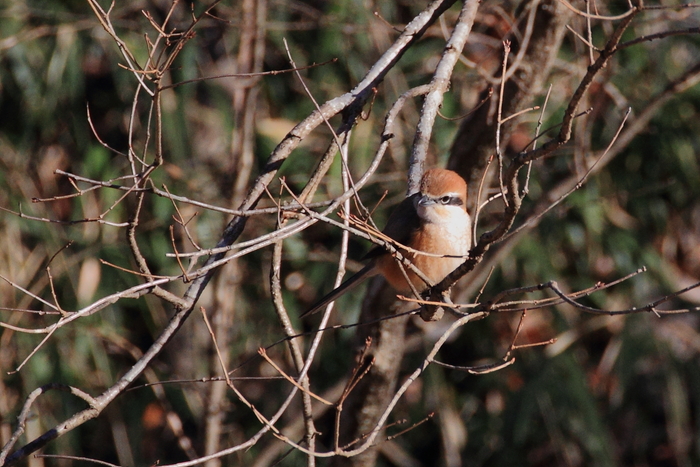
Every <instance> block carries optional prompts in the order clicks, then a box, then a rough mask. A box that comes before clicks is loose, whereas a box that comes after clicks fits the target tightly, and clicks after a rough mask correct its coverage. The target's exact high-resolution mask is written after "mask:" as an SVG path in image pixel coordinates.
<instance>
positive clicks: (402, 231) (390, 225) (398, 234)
mask: <svg viewBox="0 0 700 467" xmlns="http://www.w3.org/2000/svg"><path fill="white" fill-rule="evenodd" d="M418 196H420V193H415V194H413V195H411V196H409V197H408V198H406V199H404V200H403V201H401V203H399V205H398V206H396V209H394V211H393V212H392V213H391V215H390V216H389V219H388V220H387V222H386V227H384V230H382V233H383V234H385V235H386V236H387V237H389V238H391V239H392V240H395V241H397V242H399V243H400V244H402V245H408V244H409V243H411V239H412V238H413V236H414V235H415V234H416V232H417V231H418V229H419V227H420V219H419V218H418V214H416V207H415V198H416V197H418ZM383 254H386V249H385V248H384V247H382V246H375V247H374V248H372V249H371V250H369V252H367V254H366V255H365V256H364V257H363V258H362V259H363V260H364V259H373V258H376V257H378V256H381V255H383Z"/></svg>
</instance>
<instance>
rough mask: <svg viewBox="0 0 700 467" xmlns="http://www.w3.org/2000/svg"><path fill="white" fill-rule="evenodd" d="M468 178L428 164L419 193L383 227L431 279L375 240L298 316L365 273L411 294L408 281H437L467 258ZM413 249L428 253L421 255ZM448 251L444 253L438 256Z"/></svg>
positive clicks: (421, 286)
mask: <svg viewBox="0 0 700 467" xmlns="http://www.w3.org/2000/svg"><path fill="white" fill-rule="evenodd" d="M466 203H467V183H466V182H465V181H464V179H463V178H462V177H461V176H459V174H457V173H456V172H454V171H452V170H447V169H439V168H435V169H429V170H427V171H426V172H425V174H424V175H423V177H422V178H421V182H420V189H419V191H418V192H417V193H414V194H413V195H410V196H408V197H407V198H405V199H404V200H403V201H402V202H401V203H400V204H399V205H398V206H397V207H396V209H395V210H394V211H393V212H392V213H391V215H390V216H389V219H388V220H387V223H386V226H385V227H384V230H382V233H384V234H385V235H386V236H387V237H389V238H391V239H392V240H394V241H395V242H397V243H399V244H401V245H405V246H407V247H409V248H410V249H411V250H407V249H403V248H401V247H400V246H397V249H398V250H399V251H400V252H401V254H402V255H403V256H404V257H405V258H407V259H409V260H410V261H411V263H413V265H414V266H416V268H417V269H419V270H420V271H421V272H422V273H423V274H424V275H425V276H426V277H427V278H428V279H429V280H430V282H431V284H430V285H428V284H426V283H425V281H424V280H423V279H421V278H420V277H419V276H418V275H417V274H416V273H414V272H413V271H412V270H411V269H409V268H407V267H405V266H403V265H401V264H400V262H399V260H397V259H396V258H394V257H393V256H392V255H391V254H390V253H389V252H388V251H387V250H386V249H385V248H384V247H382V246H376V247H374V248H373V249H372V250H370V251H369V252H368V253H367V254H366V255H365V256H364V258H363V260H368V263H367V265H366V266H365V267H363V268H362V269H361V270H360V271H359V272H357V273H356V274H354V275H353V276H351V277H350V278H349V279H347V280H346V281H345V282H343V283H342V284H340V285H339V286H338V287H337V288H335V289H334V290H332V291H331V292H329V293H328V294H326V295H325V296H324V297H323V298H321V299H320V300H319V301H318V302H316V303H315V304H314V305H313V306H312V307H311V308H309V309H308V310H307V311H306V312H304V313H303V314H302V315H301V316H300V318H303V317H306V316H309V315H312V314H314V313H316V312H318V311H320V310H321V309H322V308H324V307H325V306H326V305H328V304H329V303H331V302H333V301H335V300H337V299H338V297H340V296H341V295H343V294H345V293H347V292H348V291H350V290H352V289H353V288H354V287H356V286H357V285H359V284H360V283H361V282H362V281H364V280H365V279H367V278H369V277H371V276H374V275H377V274H381V275H382V276H384V278H385V279H386V281H387V282H388V283H389V285H391V286H392V287H393V288H394V289H395V290H396V291H397V292H398V293H401V294H405V295H409V294H411V293H412V290H413V289H412V288H411V286H410V285H409V284H408V282H407V280H406V279H407V278H408V280H410V281H411V284H412V285H413V288H414V289H415V290H416V291H417V292H419V293H420V292H423V291H425V290H427V289H428V288H429V287H430V286H432V285H435V284H437V283H438V282H440V281H441V280H442V279H444V278H445V277H446V276H447V275H448V274H449V273H451V272H452V271H454V270H455V269H456V268H457V267H458V266H459V265H460V264H462V263H463V262H464V260H465V257H466V255H467V253H468V252H469V249H470V248H471V240H472V236H471V218H470V217H469V213H468V212H467V208H466ZM413 250H418V251H420V252H424V253H429V254H430V255H424V254H420V253H417V252H415V251H413ZM437 255H446V256H437Z"/></svg>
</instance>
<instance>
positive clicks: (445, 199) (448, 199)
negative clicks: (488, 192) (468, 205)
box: [436, 195, 464, 206]
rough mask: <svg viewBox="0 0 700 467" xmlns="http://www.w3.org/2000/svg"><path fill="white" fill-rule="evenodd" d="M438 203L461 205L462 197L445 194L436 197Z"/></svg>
mask: <svg viewBox="0 0 700 467" xmlns="http://www.w3.org/2000/svg"><path fill="white" fill-rule="evenodd" d="M436 201H438V202H439V203H440V204H444V205H449V206H461V205H463V204H464V203H463V202H462V198H460V197H459V196H458V195H445V196H441V197H439V198H437V200H436Z"/></svg>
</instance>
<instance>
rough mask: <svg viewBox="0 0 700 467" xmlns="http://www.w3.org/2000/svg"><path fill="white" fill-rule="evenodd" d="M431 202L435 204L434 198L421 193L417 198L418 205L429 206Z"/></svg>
mask: <svg viewBox="0 0 700 467" xmlns="http://www.w3.org/2000/svg"><path fill="white" fill-rule="evenodd" d="M431 204H435V200H434V199H433V198H431V197H430V196H428V195H423V196H421V197H420V198H418V205H419V206H430V205H431Z"/></svg>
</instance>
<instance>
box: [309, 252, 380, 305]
mask: <svg viewBox="0 0 700 467" xmlns="http://www.w3.org/2000/svg"><path fill="white" fill-rule="evenodd" d="M376 273H377V270H376V268H375V266H374V261H372V262H371V263H369V264H368V265H367V266H365V267H364V268H362V269H360V270H359V271H358V272H357V273H355V274H354V275H352V276H351V277H350V278H349V279H348V280H346V281H345V282H343V283H342V284H340V285H339V286H338V287H336V288H335V289H333V290H331V291H330V292H328V293H327V294H326V295H325V296H324V297H323V298H322V299H321V300H319V301H318V302H316V303H315V304H314V305H313V306H312V307H311V308H309V309H308V310H306V311H305V312H304V313H302V314H301V316H299V317H300V318H304V317H305V316H310V315H313V314H314V313H317V312H318V311H319V310H321V309H322V308H324V307H325V306H326V305H328V304H329V303H331V302H333V301H335V300H337V299H338V297H340V296H341V295H343V294H344V293H345V292H348V291H350V290H352V289H354V288H355V287H357V286H358V285H360V283H361V282H362V281H364V280H365V279H367V278H368V277H370V276H373V275H375V274H376Z"/></svg>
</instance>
